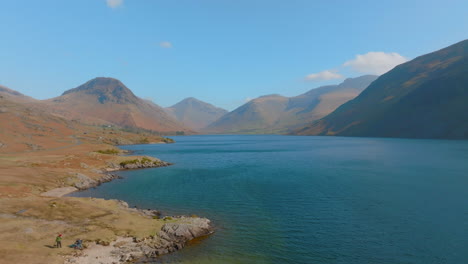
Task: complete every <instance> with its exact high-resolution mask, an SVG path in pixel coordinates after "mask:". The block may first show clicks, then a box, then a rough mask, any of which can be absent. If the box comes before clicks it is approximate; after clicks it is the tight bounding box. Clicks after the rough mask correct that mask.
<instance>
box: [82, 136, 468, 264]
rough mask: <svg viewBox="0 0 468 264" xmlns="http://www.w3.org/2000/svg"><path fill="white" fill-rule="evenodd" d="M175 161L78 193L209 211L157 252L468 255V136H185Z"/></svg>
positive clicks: (316, 258)
mask: <svg viewBox="0 0 468 264" xmlns="http://www.w3.org/2000/svg"><path fill="white" fill-rule="evenodd" d="M173 138H174V139H175V140H176V141H177V143H175V144H160V145H135V146H125V147H122V148H124V149H128V150H133V151H135V152H136V154H145V155H150V156H155V157H158V158H160V159H162V160H165V161H169V162H174V163H175V165H173V166H170V167H166V168H156V169H146V170H134V171H125V172H121V173H120V175H122V176H123V177H124V178H123V179H121V180H116V181H113V182H110V183H106V184H103V185H101V186H100V187H98V188H96V189H91V190H88V191H84V192H80V193H76V194H74V196H93V197H102V198H112V199H121V200H125V201H127V202H128V203H129V204H130V205H137V206H138V207H140V208H154V209H159V210H161V211H163V213H165V214H169V215H172V214H173V215H177V214H185V215H192V214H196V215H199V216H206V217H208V218H210V219H211V220H212V221H213V223H214V224H215V226H216V227H217V230H216V233H215V234H214V235H213V236H211V237H209V238H208V239H206V240H204V241H203V242H201V243H197V244H196V245H192V246H189V247H187V248H185V249H183V250H182V251H179V252H178V253H175V254H172V255H170V256H166V257H163V258H161V259H159V260H157V261H156V263H187V264H188V263H190V264H191V263H275V264H276V263H282V264H289V263H295V264H298V263H307V264H309V263H310V264H312V263H318V264H322V263H343V264H358V263H359V264H361V263H379V264H380V263H388V264H397V263H421V264H430V263H434V264H442V263H454V264H456V263H460V264H462V263H468V141H448V140H410V139H377V138H343V137H295V136H259V135H255V136H250V135H246V136H181V137H173Z"/></svg>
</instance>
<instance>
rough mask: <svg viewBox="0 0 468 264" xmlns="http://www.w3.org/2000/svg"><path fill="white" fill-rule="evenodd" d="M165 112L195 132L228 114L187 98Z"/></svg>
mask: <svg viewBox="0 0 468 264" xmlns="http://www.w3.org/2000/svg"><path fill="white" fill-rule="evenodd" d="M164 110H165V111H166V112H167V113H168V114H169V115H171V116H172V117H174V118H175V119H177V120H178V121H179V122H181V123H182V124H183V125H184V126H186V127H189V128H191V129H193V130H200V129H202V128H204V127H206V126H207V125H209V124H211V123H212V122H214V121H215V120H217V119H218V118H220V117H221V116H223V115H225V114H226V113H228V111H226V110H224V109H222V108H219V107H216V106H214V105H212V104H209V103H205V102H203V101H200V100H198V99H195V98H193V97H189V98H186V99H184V100H182V101H180V102H179V103H177V104H175V105H173V106H171V107H167V108H164Z"/></svg>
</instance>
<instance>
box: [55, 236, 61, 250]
mask: <svg viewBox="0 0 468 264" xmlns="http://www.w3.org/2000/svg"><path fill="white" fill-rule="evenodd" d="M55 247H56V248H62V234H59V235H58V236H57V237H56V238H55Z"/></svg>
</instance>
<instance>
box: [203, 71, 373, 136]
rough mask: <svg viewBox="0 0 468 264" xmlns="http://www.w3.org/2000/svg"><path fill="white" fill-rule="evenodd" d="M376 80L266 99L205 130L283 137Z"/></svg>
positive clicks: (368, 77) (361, 79)
mask: <svg viewBox="0 0 468 264" xmlns="http://www.w3.org/2000/svg"><path fill="white" fill-rule="evenodd" d="M376 78H377V76H373V75H366V76H361V77H357V78H349V79H346V80H345V81H344V82H343V83H341V84H339V85H329V86H322V87H319V88H316V89H312V90H310V91H309V92H307V93H304V94H302V95H299V96H295V97H284V96H280V95H267V96H262V97H259V98H257V99H254V100H251V101H250V102H248V103H246V104H244V105H242V106H241V107H239V108H237V109H235V110H234V111H232V112H230V113H228V114H226V115H224V116H223V117H222V118H220V119H219V120H217V121H215V122H214V123H212V124H211V125H209V126H208V127H206V128H205V129H204V131H205V132H206V133H286V132H288V131H291V130H294V129H297V128H299V127H302V126H304V124H307V123H309V122H312V121H314V120H317V119H320V118H322V117H324V116H325V115H327V114H329V113H331V112H332V111H333V110H335V109H336V108H337V107H338V106H340V105H341V104H343V103H345V102H347V101H349V100H351V99H353V98H354V97H356V96H357V95H358V94H359V93H360V92H361V91H362V90H364V89H365V88H366V87H367V86H368V85H369V84H370V83H371V82H372V81H374V80H375V79H376Z"/></svg>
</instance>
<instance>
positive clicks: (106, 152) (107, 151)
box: [95, 149, 120, 155]
mask: <svg viewBox="0 0 468 264" xmlns="http://www.w3.org/2000/svg"><path fill="white" fill-rule="evenodd" d="M95 152H97V153H101V154H107V155H118V154H119V153H120V151H118V150H116V149H105V150H98V151H95Z"/></svg>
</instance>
